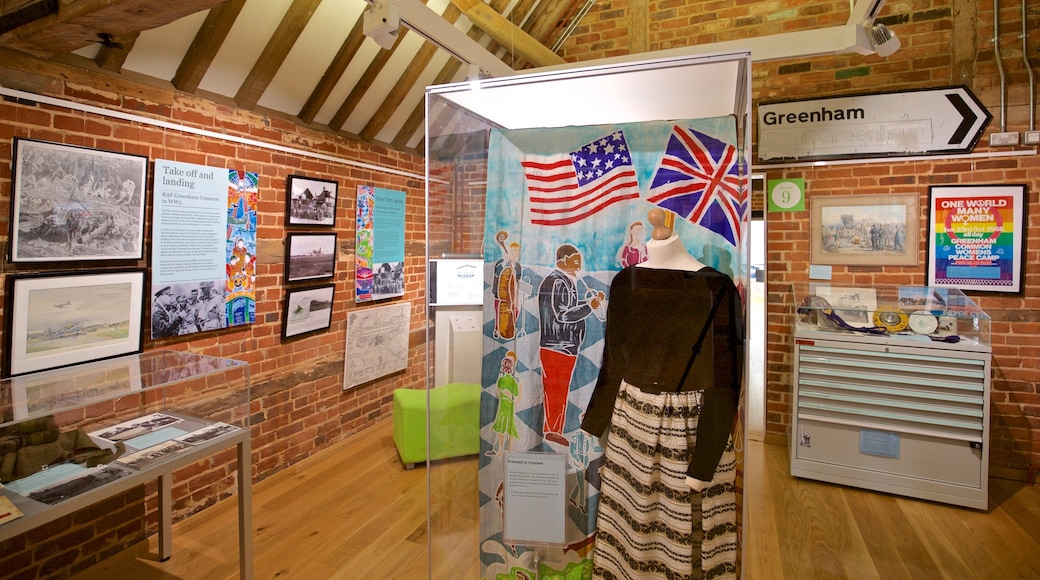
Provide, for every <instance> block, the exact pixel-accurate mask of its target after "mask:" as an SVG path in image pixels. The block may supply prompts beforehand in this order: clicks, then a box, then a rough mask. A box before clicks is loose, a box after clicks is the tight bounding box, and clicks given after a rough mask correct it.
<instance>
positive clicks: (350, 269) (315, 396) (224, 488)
mask: <svg viewBox="0 0 1040 580" xmlns="http://www.w3.org/2000/svg"><path fill="white" fill-rule="evenodd" d="M0 80H2V81H3V84H4V85H5V86H15V87H17V88H19V89H24V90H27V91H30V92H34V93H39V94H45V95H48V96H53V97H58V98H62V99H67V100H70V101H76V102H83V103H87V104H91V105H97V106H101V107H104V108H109V109H115V110H119V111H124V112H129V113H132V114H135V115H139V116H144V117H152V118H156V119H161V120H164V121H169V122H174V123H178V124H183V125H186V126H190V127H196V128H202V129H208V130H211V131H214V132H224V133H227V134H229V135H235V136H241V137H246V138H249V139H254V140H258V141H263V142H266V143H272V144H278V145H282V146H287V147H292V148H295V149H301V150H308V151H314V152H317V153H321V154H324V155H329V156H334V157H336V158H342V159H346V160H350V161H354V162H361V163H365V164H371V165H375V166H379V167H387V168H390V169H392V170H396V171H400V172H404V173H405V175H397V174H392V173H384V172H380V171H375V170H371V169H366V168H359V167H357V166H353V165H349V164H344V163H336V162H332V161H325V160H321V159H315V158H308V157H300V156H294V155H288V154H285V153H282V152H277V151H272V150H270V149H264V148H261V147H253V146H248V145H241V144H237V143H233V142H230V141H225V140H222V139H218V138H209V137H199V136H196V135H191V134H187V133H183V132H178V131H175V130H170V129H162V128H157V127H154V126H149V125H146V124H140V123H132V122H128V121H123V120H119V119H113V118H108V117H104V116H101V115H94V114H87V113H82V112H77V111H71V110H69V109H66V108H63V107H57V106H50V105H40V104H37V103H35V102H31V101H29V100H15V99H10V98H6V99H4V100H3V101H0V236H2V237H3V240H4V242H5V244H6V238H7V232H8V219H9V218H8V216H9V206H10V195H11V167H10V162H11V142H12V139H13V138H14V137H25V138H32V139H40V140H46V141H54V142H60V143H67V144H74V145H83V146H87V147H95V148H100V149H108V150H112V151H122V152H126V153H133V154H139V155H146V156H148V157H149V158H150V160H151V161H154V160H155V159H168V160H174V161H178V162H186V163H195V164H201V165H208V166H213V167H220V168H234V169H244V170H247V171H256V172H258V173H259V175H260V182H259V188H260V204H259V215H258V219H257V230H258V231H257V254H258V256H257V257H258V260H257V263H258V268H257V306H256V322H255V323H254V324H251V325H246V326H239V327H235V328H231V329H225V330H222V331H214V332H207V333H204V334H196V335H190V336H186V337H180V338H177V339H167V340H162V341H152V340H149V339H148V337H147V336H146V338H145V344H144V347H145V349H146V350H148V349H156V348H171V349H178V350H188V351H191V352H196V353H200V354H205V355H212V356H220V357H229V358H234V359H238V360H242V361H246V362H248V363H249V367H250V371H251V375H252V396H253V403H252V406H251V411H250V414H251V421H252V462H253V465H252V467H253V473H252V479H253V481H254V482H256V481H260V480H262V479H264V478H266V477H268V476H270V475H272V474H274V473H276V472H278V471H279V470H282V469H284V468H286V467H287V466H290V465H292V464H294V463H296V462H298V461H300V460H302V459H304V458H306V457H308V456H309V455H311V454H313V453H314V452H315V451H317V450H319V449H321V448H324V447H327V446H329V445H331V444H332V443H335V442H337V441H340V440H342V439H344V438H346V437H347V436H349V435H351V434H353V433H356V432H358V431H361V430H363V429H365V428H368V427H370V426H372V425H374V424H376V423H378V422H380V421H384V420H388V419H389V417H390V406H391V395H392V392H393V390H394V389H396V388H402V387H407V388H416V387H422V386H424V384H425V383H424V381H425V377H426V374H427V373H426V349H425V345H424V337H425V331H424V327H425V312H426V310H425V307H424V304H425V301H424V297H425V269H424V267H423V264H424V261H425V236H426V234H425V226H424V219H423V215H424V205H425V202H424V198H425V192H424V186H423V183H422V180H421V178H418V177H414V176H422V175H423V173H424V171H425V169H424V162H423V160H422V159H421V158H417V157H414V156H412V155H409V154H406V153H401V152H397V151H393V150H390V149H385V148H380V147H375V146H368V145H365V144H361V143H358V142H353V141H349V140H347V139H338V138H335V137H332V136H330V135H327V134H323V133H318V132H315V131H312V130H309V129H306V128H303V127H300V126H297V125H295V124H293V123H291V122H289V121H287V120H285V119H282V118H277V117H268V116H264V115H260V114H255V113H248V112H241V111H238V110H237V109H234V108H231V107H227V106H224V105H220V104H216V103H213V102H209V101H205V100H201V99H196V98H191V97H186V96H184V95H179V94H174V93H172V92H163V91H157V90H149V91H144V95H145V96H141V95H140V94H136V93H134V96H129V94H124V93H120V92H115V91H108V90H102V89H98V88H93V87H90V86H85V85H82V84H76V83H74V82H71V81H58V80H54V79H49V78H41V77H35V76H28V75H26V74H25V73H21V72H19V71H11V70H8V69H5V68H4V65H2V64H0ZM290 174H303V175H307V176H311V177H317V178H322V179H331V180H336V181H338V182H339V185H340V197H339V203H338V206H337V216H336V228H335V231H336V233H337V234H338V242H339V255H338V260H337V265H336V277H335V284H336V304H335V306H334V308H333V315H332V325H331V328H330V329H329V330H328V331H327V332H324V333H319V334H316V335H312V336H307V337H304V338H301V339H297V340H289V341H283V340H282V339H281V324H282V316H283V313H282V303H283V298H284V285H283V282H284V280H283V273H282V271H283V264H282V262H283V259H284V247H283V241H284V239H285V234H286V228H285V211H286V210H285V207H286V178H287V176H288V175H290ZM409 175H410V176H411V177H410V176H409ZM149 180H151V166H149ZM358 185H375V186H378V187H384V188H388V189H394V190H399V191H404V192H406V205H407V207H406V212H405V214H406V231H405V236H406V240H405V245H406V248H405V251H406V261H405V276H406V294H405V297H404V300H405V301H407V302H409V303H411V305H412V312H411V314H412V317H411V325H412V328H411V336H410V341H409V342H410V350H409V361H408V368H407V370H406V371H404V372H402V373H398V374H396V375H392V376H390V377H387V378H384V379H380V380H377V381H374V382H372V383H369V384H366V385H362V386H359V387H356V388H353V389H350V390H348V391H343V390H342V377H343V374H342V369H343V351H344V345H345V339H346V320H347V314H348V312H349V311H351V310H353V309H355V308H358V306H356V305H355V304H354V301H353V285H354V235H355V231H354V211H355V192H356V188H357V186H358ZM147 189H148V192H149V194H150V192H151V189H152V188H151V184H150V183H149V186H148V188H147ZM149 213H150V207H149ZM147 231H150V228H148V230H147ZM441 235H444V236H450V235H451V232H450V231H444V232H441ZM5 256H6V247H5ZM92 266H94V267H96V266H98V265H96V264H95V265H91V264H86V265H80V264H74V265H72V266H71V267H67V266H65V265H63V266H62V267H61V269H62V270H76V269H83V270H91V269H93V268H92ZM138 266H140V267H145V266H147V263H146V262H144V261H142V262H141V263H139V264H138ZM39 269H44V268H39ZM45 269H47V270H54V269H55V268H45ZM30 271H34V269H33V268H28V267H26V265H24V264H10V263H7V261H6V257H5V258H4V264H3V268H2V272H3V273H2V274H0V278H4V277H6V275H7V274H10V273H15V272H30ZM0 282H2V280H0ZM2 286H3V284H2V283H0V288H2ZM0 292H2V290H0ZM145 328H146V330H145V334H146V335H147V334H148V332H147V328H149V326H148V325H147V324H146V325H145ZM233 462H234V449H228V450H226V451H224V452H221V453H219V454H217V455H215V456H213V457H211V458H209V459H207V460H204V461H200V462H198V463H196V464H193V465H190V466H187V467H185V468H183V469H181V470H179V471H178V472H177V473H176V475H175V478H174V485H173V497H174V506H173V510H174V517H175V519H179V518H182V517H185V516H187V515H189V514H192V513H195V512H197V511H199V510H201V509H204V508H205V507H208V506H210V505H212V504H214V503H215V502H217V501H218V500H220V499H223V498H226V497H228V496H230V495H232V494H233V493H234V489H235V470H234V467H233V465H234V463H233ZM154 492H155V486H154V485H148V486H143V487H138V488H136V489H133V490H131V491H128V492H127V493H125V494H122V495H120V496H117V497H115V498H112V499H111V500H109V501H106V502H104V503H103V504H99V505H97V506H93V507H91V508H88V509H85V510H83V511H81V512H77V513H76V514H73V515H71V516H68V517H65V518H61V519H59V520H57V521H55V522H53V523H50V524H47V525H45V526H42V527H40V528H38V529H36V530H33V531H32V532H29V533H27V534H24V535H23V536H20V537H17V538H13V539H11V540H9V541H6V542H3V543H2V545H0V577H2V578H34V577H57V576H65V575H67V574H68V573H74V572H76V571H78V570H81V569H84V568H86V567H88V566H90V565H92V564H94V563H96V562H98V561H100V560H101V559H103V558H105V557H107V556H109V555H111V554H113V553H115V552H117V551H119V550H121V549H123V548H124V547H126V546H128V545H131V544H133V543H135V542H137V541H139V540H141V539H142V538H144V537H145V536H146V535H147V534H149V533H152V532H154V530H155V528H156V522H157V516H156V509H157V504H156V497H155V493H154Z"/></svg>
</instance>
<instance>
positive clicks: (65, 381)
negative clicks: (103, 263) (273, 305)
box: [0, 350, 252, 578]
mask: <svg viewBox="0 0 1040 580" xmlns="http://www.w3.org/2000/svg"><path fill="white" fill-rule="evenodd" d="M249 406H250V380H249V365H248V364H246V363H244V362H241V361H236V360H232V359H227V358H218V357H212V356H205V355H200V354H194V353H189V352H181V351H171V350H156V351H150V352H144V353H140V354H134V355H129V356H123V357H118V358H112V359H107V360H102V361H96V362H92V363H86V364H81V365H75V366H70V367H65V368H60V369H55V370H49V371H43V372H38V373H33V374H28V375H21V376H17V377H12V378H7V379H2V380H0V483H2V488H0V496H2V497H0V503H3V507H4V508H5V509H0V514H5V515H4V516H3V517H2V518H0V541H2V540H6V539H8V538H11V537H14V536H16V535H18V534H21V533H24V532H26V531H28V530H30V529H33V528H35V527H37V526H40V525H42V524H44V523H46V522H49V521H52V520H54V519H56V518H58V517H61V516H63V515H66V514H69V513H72V512H74V511H76V510H79V509H82V508H84V507H87V506H89V505H92V504H94V503H97V502H99V501H101V500H103V499H105V498H108V497H111V496H113V495H115V494H117V493H120V492H122V491H125V490H127V489H130V488H132V487H133V486H136V485H140V484H142V483H144V482H145V481H147V480H153V479H157V480H158V481H159V486H158V494H159V498H158V499H159V502H158V503H159V506H158V509H159V520H160V526H159V536H160V557H161V558H163V559H165V558H167V557H169V555H170V551H171V548H172V545H171V542H170V520H171V516H172V505H173V504H172V502H173V500H174V499H175V498H174V497H173V495H172V489H171V480H172V478H173V477H174V476H175V474H176V472H175V470H176V469H178V468H181V467H184V466H186V465H189V464H191V463H194V462H197V461H199V460H203V459H205V460H207V461H211V462H213V461H216V460H215V459H214V458H213V457H212V456H213V455H214V454H215V453H217V452H218V451H220V450H222V449H226V448H228V447H231V446H237V448H238V465H237V467H238V491H239V523H240V548H241V551H240V557H241V569H242V570H241V571H242V572H243V575H242V577H243V578H246V577H249V576H250V574H251V562H252V558H251V554H250V552H251V550H250V542H251V536H252V532H251V527H252V526H251V523H250V518H251V516H250V508H249V505H250V483H251V476H250V468H249V464H250V459H249V437H250V430H249ZM223 457H226V456H223ZM223 461H228V459H224V460H223ZM218 467H219V468H220V469H221V470H224V469H225V468H224V466H218ZM228 471H229V474H228V475H226V476H225V477H230V478H233V477H234V475H233V474H231V473H230V470H228ZM193 473H194V472H193ZM207 475H208V474H207ZM187 477H191V476H190V475H189V476H187ZM203 479H206V478H203ZM213 479H214V478H213V477H208V479H206V481H202V480H201V479H200V481H198V482H195V481H191V482H189V485H187V486H180V488H181V489H183V491H184V493H185V494H187V493H188V489H191V493H192V494H193V495H192V498H176V499H177V500H178V501H181V502H184V501H187V502H189V503H191V502H194V501H196V499H197V498H202V497H203V496H206V493H207V490H208V491H212V494H213V495H214V496H219V495H220V493H221V490H222V489H224V488H226V487H228V485H229V483H228V482H223V483H221V482H219V481H213ZM219 479H223V478H219Z"/></svg>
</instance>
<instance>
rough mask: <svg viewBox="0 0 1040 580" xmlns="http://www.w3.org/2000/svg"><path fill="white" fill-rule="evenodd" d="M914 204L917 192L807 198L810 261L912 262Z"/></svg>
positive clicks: (915, 245)
mask: <svg viewBox="0 0 1040 580" xmlns="http://www.w3.org/2000/svg"><path fill="white" fill-rule="evenodd" d="M919 205H920V200H919V199H918V196H917V194H916V193H910V194H892V195H863V194H861V195H817V196H814V197H812V198H810V200H809V207H810V209H811V215H810V220H809V236H810V242H811V243H810V246H809V247H810V260H811V263H813V264H823V265H834V266H916V265H917V264H918V259H919V258H918V248H919V245H920V242H919V238H918V236H919V233H918V232H919V227H918V216H919V215H920V207H919Z"/></svg>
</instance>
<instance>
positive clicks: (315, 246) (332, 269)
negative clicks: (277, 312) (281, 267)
mask: <svg viewBox="0 0 1040 580" xmlns="http://www.w3.org/2000/svg"><path fill="white" fill-rule="evenodd" d="M335 273H336V234H289V235H288V236H287V237H286V240H285V281H286V283H291V282H300V281H303V280H324V279H326V278H332V276H333V275H334V274H335Z"/></svg>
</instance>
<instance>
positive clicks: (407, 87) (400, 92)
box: [361, 4, 462, 141]
mask: <svg viewBox="0 0 1040 580" xmlns="http://www.w3.org/2000/svg"><path fill="white" fill-rule="evenodd" d="M459 16H462V12H461V11H460V10H459V9H458V8H457V7H456V6H455V5H454V4H448V5H447V6H446V7H445V9H444V13H443V14H441V18H443V19H445V20H447V21H448V22H450V23H452V24H455V21H456V20H458V19H459ZM438 50H440V49H439V48H438V47H437V46H436V45H434V44H433V43H431V42H429V41H426V42H423V45H422V46H421V47H419V51H418V52H417V53H416V54H415V57H413V58H412V60H411V62H409V63H408V66H407V67H406V68H405V70H404V72H403V73H402V74H401V77H400V78H399V79H397V83H396V84H394V88H393V89H391V90H390V92H389V93H388V94H387V96H386V97H385V98H384V99H383V103H382V104H381V105H379V109H378V110H376V112H375V114H374V115H372V118H371V119H369V120H368V123H366V124H365V128H364V129H362V131H361V138H362V139H364V140H365V141H374V140H375V138H376V135H378V134H379V132H380V131H382V130H383V127H385V126H386V123H387V121H389V120H390V117H392V116H393V115H394V113H395V112H396V111H397V109H398V107H400V106H401V103H403V102H404V99H405V98H406V97H407V96H408V93H410V92H411V91H412V88H414V87H415V85H416V83H418V82H419V77H420V76H422V73H423V71H424V70H426V65H428V64H430V61H431V60H433V56H434V55H435V54H437V51H438ZM452 60H455V59H454V58H453V59H452Z"/></svg>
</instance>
